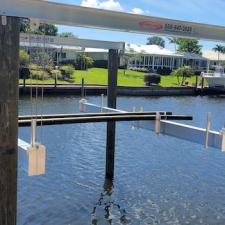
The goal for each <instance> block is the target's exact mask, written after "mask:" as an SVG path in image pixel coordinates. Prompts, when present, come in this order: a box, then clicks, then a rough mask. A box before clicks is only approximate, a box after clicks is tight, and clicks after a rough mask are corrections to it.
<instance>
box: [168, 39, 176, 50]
mask: <svg viewBox="0 0 225 225" xmlns="http://www.w3.org/2000/svg"><path fill="white" fill-rule="evenodd" d="M168 40H169V42H170V43H171V44H174V49H175V52H176V51H177V38H174V37H172V38H168Z"/></svg>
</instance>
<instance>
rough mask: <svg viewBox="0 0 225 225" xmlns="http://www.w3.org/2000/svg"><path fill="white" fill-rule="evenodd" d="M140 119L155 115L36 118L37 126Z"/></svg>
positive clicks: (25, 123) (26, 122)
mask: <svg viewBox="0 0 225 225" xmlns="http://www.w3.org/2000/svg"><path fill="white" fill-rule="evenodd" d="M161 118H162V119H164V120H166V119H168V120H192V117H191V116H183V115H162V116H161ZM140 120H156V116H155V115H123V114H122V113H121V114H120V115H113V114H112V113H107V115H101V114H99V115H95V116H86V117H84V116H80V117H70V118H50V119H37V120H36V121H37V126H41V125H43V126H46V125H59V124H74V123H99V122H109V121H140ZM18 123H19V127H29V126H30V125H31V120H19V122H18Z"/></svg>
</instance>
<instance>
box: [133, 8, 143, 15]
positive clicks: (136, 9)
mask: <svg viewBox="0 0 225 225" xmlns="http://www.w3.org/2000/svg"><path fill="white" fill-rule="evenodd" d="M131 13H134V14H144V11H143V10H142V9H140V8H133V9H132V10H131Z"/></svg>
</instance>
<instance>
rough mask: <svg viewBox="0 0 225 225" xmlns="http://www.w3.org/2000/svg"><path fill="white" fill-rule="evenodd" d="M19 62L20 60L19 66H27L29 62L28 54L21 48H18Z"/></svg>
mask: <svg viewBox="0 0 225 225" xmlns="http://www.w3.org/2000/svg"><path fill="white" fill-rule="evenodd" d="M19 62H20V66H27V65H28V64H29V55H28V53H27V52H26V51H25V50H23V49H20V52H19Z"/></svg>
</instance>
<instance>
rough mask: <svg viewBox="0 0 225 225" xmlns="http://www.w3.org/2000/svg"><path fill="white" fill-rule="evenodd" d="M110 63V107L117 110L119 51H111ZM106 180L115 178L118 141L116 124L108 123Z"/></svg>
mask: <svg viewBox="0 0 225 225" xmlns="http://www.w3.org/2000/svg"><path fill="white" fill-rule="evenodd" d="M108 60H109V63H108V107H109V108H116V97H117V73H118V62H119V55H118V50H115V49H110V50H109V59H108ZM106 138H107V139H106V169H105V177H106V179H111V180H112V179H113V178H114V164H115V163H114V162H115V140H116V122H115V121H110V122H107V135H106Z"/></svg>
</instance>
